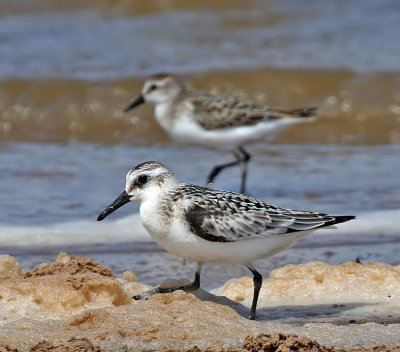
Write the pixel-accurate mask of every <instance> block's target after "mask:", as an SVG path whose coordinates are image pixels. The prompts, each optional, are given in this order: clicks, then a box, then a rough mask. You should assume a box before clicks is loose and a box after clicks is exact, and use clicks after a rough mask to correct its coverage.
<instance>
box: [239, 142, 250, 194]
mask: <svg viewBox="0 0 400 352" xmlns="http://www.w3.org/2000/svg"><path fill="white" fill-rule="evenodd" d="M238 150H239V152H240V153H241V155H240V156H239V160H240V168H241V169H242V182H241V185H240V193H245V192H246V179H247V162H248V161H249V160H250V159H251V155H250V154H249V153H248V152H246V150H245V149H244V148H243V147H239V148H238Z"/></svg>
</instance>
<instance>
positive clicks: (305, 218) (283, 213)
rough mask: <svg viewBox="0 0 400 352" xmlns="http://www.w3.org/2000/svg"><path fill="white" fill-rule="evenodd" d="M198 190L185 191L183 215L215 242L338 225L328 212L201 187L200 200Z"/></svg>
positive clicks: (199, 231)
mask: <svg viewBox="0 0 400 352" xmlns="http://www.w3.org/2000/svg"><path fill="white" fill-rule="evenodd" d="M186 187H189V189H190V187H196V186H189V185H186ZM193 189H194V188H193ZM198 189H199V188H198V187H196V192H197V193H196V192H194V193H193V192H192V193H191V192H186V194H189V196H187V199H186V203H185V204H186V206H185V210H184V215H185V218H186V220H187V222H188V224H189V226H190V230H191V231H192V232H193V233H195V234H196V235H198V236H199V237H201V238H203V239H205V240H208V241H212V242H234V241H240V240H245V239H250V238H260V237H266V236H271V235H284V234H285V233H293V232H297V231H305V230H312V229H316V228H318V227H323V226H329V225H333V224H334V223H335V217H333V216H330V215H327V214H325V213H314V212H304V211H296V210H289V209H283V208H279V207H274V206H271V205H268V204H267V203H264V202H261V201H258V200H256V199H254V198H251V197H247V196H244V195H241V194H236V193H231V192H221V191H217V190H212V189H207V188H201V190H202V192H205V194H202V195H203V196H202V197H199V194H198ZM219 192H221V193H219ZM190 195H191V196H190Z"/></svg>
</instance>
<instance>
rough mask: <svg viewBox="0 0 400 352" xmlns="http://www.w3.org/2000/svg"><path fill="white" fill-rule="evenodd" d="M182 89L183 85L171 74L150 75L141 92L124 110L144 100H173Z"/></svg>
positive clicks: (156, 101) (183, 89)
mask: <svg viewBox="0 0 400 352" xmlns="http://www.w3.org/2000/svg"><path fill="white" fill-rule="evenodd" d="M184 91H185V86H184V85H183V84H182V82H181V81H180V80H179V79H178V78H177V77H175V76H173V75H170V74H167V73H160V74H157V75H154V76H151V77H150V78H148V79H147V80H146V81H145V82H144V86H143V89H142V94H141V95H139V96H138V97H137V98H136V99H135V100H134V101H133V102H132V103H131V104H130V105H129V106H128V107H127V108H126V109H125V112H127V111H129V110H131V109H133V108H135V107H136V106H138V105H140V104H142V103H144V102H150V103H154V104H160V103H164V102H167V101H173V100H174V99H176V98H177V97H178V96H179V95H180V94H181V93H182V92H184Z"/></svg>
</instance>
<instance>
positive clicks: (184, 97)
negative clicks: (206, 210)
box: [125, 74, 316, 193]
mask: <svg viewBox="0 0 400 352" xmlns="http://www.w3.org/2000/svg"><path fill="white" fill-rule="evenodd" d="M144 102H151V103H154V104H155V110H154V113H155V117H156V119H157V121H158V123H159V124H160V125H161V127H162V128H163V129H164V130H165V131H166V132H167V133H168V134H169V135H170V137H171V138H172V139H174V140H176V141H178V142H180V143H183V144H192V145H201V146H204V147H207V148H212V149H217V150H221V151H228V152H233V154H234V155H235V158H236V160H235V161H232V162H229V163H226V164H221V165H217V166H215V167H214V168H213V169H212V170H211V172H210V174H209V175H208V178H207V184H210V183H212V182H213V181H214V179H215V177H216V176H217V175H218V174H219V172H220V171H221V170H222V169H224V168H227V167H231V166H234V165H240V167H241V171H242V179H241V193H244V192H245V184H246V175H247V162H248V161H249V160H250V157H251V156H250V154H249V153H248V152H247V151H246V150H245V149H244V145H246V144H249V143H251V142H257V141H259V140H260V139H261V138H263V137H265V136H267V135H271V134H274V133H276V132H277V131H279V130H280V129H282V128H283V127H285V126H287V125H289V124H292V123H295V122H300V121H304V120H306V119H305V118H310V117H313V116H315V114H316V108H315V107H306V108H302V109H295V110H282V109H272V108H268V107H265V106H259V105H256V104H253V103H245V102H243V101H241V100H239V99H238V98H236V97H233V96H220V95H213V94H209V93H205V92H200V91H189V90H187V89H186V88H185V86H184V85H183V83H182V82H181V81H180V80H179V79H178V78H176V77H175V76H173V75H170V74H158V75H155V76H152V77H150V78H149V79H147V80H146V82H145V83H144V86H143V89H142V93H141V94H140V95H139V97H138V98H137V99H135V100H134V101H133V102H132V103H131V104H130V105H129V106H128V107H127V108H126V109H125V112H127V111H129V110H131V109H133V108H134V107H136V106H138V105H140V104H142V103H144Z"/></svg>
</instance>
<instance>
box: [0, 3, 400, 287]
mask: <svg viewBox="0 0 400 352" xmlns="http://www.w3.org/2000/svg"><path fill="white" fill-rule="evenodd" d="M399 10H400V8H399V5H398V3H397V2H395V1H390V0H386V1H380V2H379V3H377V2H375V1H361V0H360V1H353V2H346V3H344V2H334V3H329V4H328V3H322V2H319V1H296V2H293V1H287V0H285V1H281V2H279V3H277V2H274V1H267V2H265V1H262V2H261V1H252V2H247V3H246V6H244V5H243V3H242V2H239V1H238V2H236V1H233V2H232V1H219V2H214V1H207V2H201V4H200V3H197V2H190V3H187V2H183V1H172V2H168V4H167V5H166V4H165V3H163V2H154V3H152V5H146V4H144V3H142V2H138V3H132V2H129V3H128V2H125V1H115V2H112V3H111V2H108V1H101V2H98V1H96V2H95V1H77V2H73V3H70V2H67V1H57V2H53V1H48V0H40V1H39V0H37V1H33V2H32V1H25V0H20V1H13V2H12V3H11V4H10V3H6V2H0V14H1V15H0V16H1V18H0V20H1V22H0V40H1V43H2V45H0V80H1V86H0V138H1V143H0V177H1V182H0V200H1V201H0V248H1V252H6V253H10V254H14V255H16V256H17V258H18V260H19V261H20V262H21V263H22V265H23V266H24V267H25V268H32V267H34V266H36V265H37V264H38V263H40V262H43V261H45V260H53V259H54V256H55V255H56V253H58V251H60V250H68V251H70V252H71V253H77V254H79V253H82V254H87V255H90V256H93V257H95V258H96V259H97V260H99V261H100V262H102V264H104V265H107V266H111V267H112V268H113V269H114V270H116V271H117V272H118V271H123V270H126V269H132V270H133V271H135V272H137V273H138V274H139V276H140V277H141V280H142V281H143V282H146V283H151V284H156V283H157V282H159V281H160V280H161V279H162V278H163V277H165V276H172V277H174V276H184V277H189V278H190V277H191V276H192V271H193V268H192V266H191V265H190V264H186V265H183V263H182V261H181V260H180V259H179V258H175V257H173V256H171V255H169V254H167V253H165V252H162V251H160V249H159V248H158V247H157V246H156V245H155V244H154V243H152V242H151V240H150V239H149V237H146V234H145V233H144V231H143V229H141V228H140V225H139V224H138V219H137V218H127V219H126V220H127V221H126V222H123V223H122V224H121V223H118V224H119V225H118V224H117V222H115V219H124V217H125V216H127V215H128V214H131V213H136V212H137V210H138V206H137V205H134V204H130V205H129V206H126V207H124V208H122V209H120V210H118V212H117V213H115V214H113V217H112V218H110V219H107V222H103V223H100V224H97V223H96V222H95V220H96V217H97V215H98V213H99V212H100V211H101V210H102V209H103V208H104V207H105V206H106V205H107V204H108V203H110V202H111V201H112V200H113V199H114V198H115V197H116V196H117V195H118V194H119V193H120V192H121V190H122V189H123V186H124V178H125V174H126V172H127V171H128V170H129V168H131V167H132V166H134V165H135V164H138V163H140V162H143V161H145V160H159V161H162V162H164V163H165V164H167V165H168V166H169V167H170V168H171V169H172V170H174V172H176V174H177V175H178V176H179V178H180V179H181V180H183V181H186V182H190V183H195V184H203V183H204V181H205V179H206V176H207V173H208V172H209V170H210V169H211V167H212V166H213V165H215V164H218V163H222V162H224V161H229V160H230V158H231V156H230V155H224V154H218V153H216V152H213V151H210V150H205V149H202V148H195V147H188V148H186V147H185V148H184V147H181V146H177V145H175V144H174V143H173V142H171V141H170V140H169V138H168V137H167V136H166V134H165V133H164V132H163V131H162V130H161V128H160V127H159V126H157V124H156V123H155V121H154V118H153V112H152V108H151V107H150V106H143V107H140V108H138V109H137V110H135V111H134V112H133V113H131V114H127V115H126V114H123V112H122V110H123V108H124V107H125V106H126V105H127V104H128V103H129V102H130V101H131V99H132V98H133V97H134V96H135V95H137V94H138V93H139V92H140V89H141V85H142V83H143V77H145V76H146V75H148V74H153V73H155V72H159V71H171V72H174V73H177V74H180V75H182V77H183V78H184V79H185V81H187V83H188V84H189V85H190V86H191V87H194V88H196V89H202V90H206V91H212V92H216V93H220V94H235V95H237V96H239V97H241V98H243V99H249V100H253V101H256V102H258V103H260V104H267V105H270V106H277V107H286V108H290V107H293V108H296V107H301V106H307V105H315V106H318V108H319V115H318V118H317V119H316V120H315V121H312V122H310V123H304V124H298V125H296V126H292V127H291V128H289V129H287V130H284V131H282V132H281V133H280V134H279V135H277V136H275V137H274V138H271V140H265V141H262V142H261V143H260V144H258V145H255V146H252V147H249V150H250V151H251V152H252V153H253V160H252V162H251V163H250V172H249V184H248V186H249V187H248V190H249V192H250V194H251V195H253V196H255V197H257V198H260V199H263V200H265V201H267V202H270V203H272V204H276V205H280V206H284V207H289V208H298V209H309V210H319V211H327V212H332V213H336V214H345V213H351V214H355V215H357V216H359V218H360V219H361V220H360V221H359V222H354V224H355V225H352V226H353V227H351V228H346V227H344V228H343V229H344V231H345V230H346V229H349V231H350V230H351V231H350V233H351V234H352V237H351V238H352V240H351V241H349V240H348V239H347V238H346V236H345V235H344V234H343V232H341V231H340V230H337V231H338V233H339V235H338V237H337V238H336V237H335V238H334V240H332V238H333V235H332V236H322V235H321V236H320V235H319V233H317V234H315V235H313V236H312V237H310V238H308V239H304V240H303V241H302V242H300V244H299V245H298V246H297V247H295V248H294V249H292V250H290V251H288V252H286V253H284V254H282V255H280V256H277V257H274V258H271V259H270V260H267V261H264V262H263V263H262V264H260V270H261V271H262V272H263V273H265V274H267V273H268V272H269V271H270V270H271V269H272V268H274V267H276V266H280V265H283V264H286V263H288V262H295V263H300V262H304V261H308V260H324V261H328V262H330V263H339V262H343V261H348V260H354V259H355V258H356V257H359V258H361V259H362V260H375V261H386V262H390V263H396V262H398V259H397V255H396V253H397V251H396V248H398V239H399V231H398V228H399V226H398V223H399V220H398V216H396V215H393V214H397V213H393V212H391V211H392V210H396V209H400V192H399V190H400V181H399V177H398V168H399V165H400V163H399V157H400V73H399V72H400V66H399V61H398V57H399V55H400V44H399V41H398V39H397V36H398V29H399V28H400V22H399V16H398V13H399ZM366 19H368V20H366ZM382 24H384V25H382ZM188 160H189V161H190V162H188ZM238 177H239V170H234V169H232V170H229V171H225V172H223V173H222V174H221V175H220V176H219V178H218V179H217V180H216V184H215V187H217V188H222V189H229V190H233V191H237V190H238V187H239V180H238ZM377 211H383V212H382V213H378V215H375V216H376V218H375V217H374V216H372V215H371V216H369V214H372V213H370V212H373V214H377V213H376V212H377ZM122 221H123V220H122ZM343 226H345V225H343ZM349 226H350V225H349ZM341 228H342V227H341ZM369 230H370V231H369ZM366 233H367V234H368V236H367V238H365V234H366ZM333 234H335V232H333ZM244 274H247V272H246V271H245V269H241V268H235V269H232V270H231V269H229V270H228V271H226V269H222V267H219V266H210V267H209V269H208V270H206V272H205V273H204V284H205V287H206V288H210V287H215V286H216V285H218V284H222V283H223V282H225V280H226V279H227V276H228V277H232V276H240V275H244Z"/></svg>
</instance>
